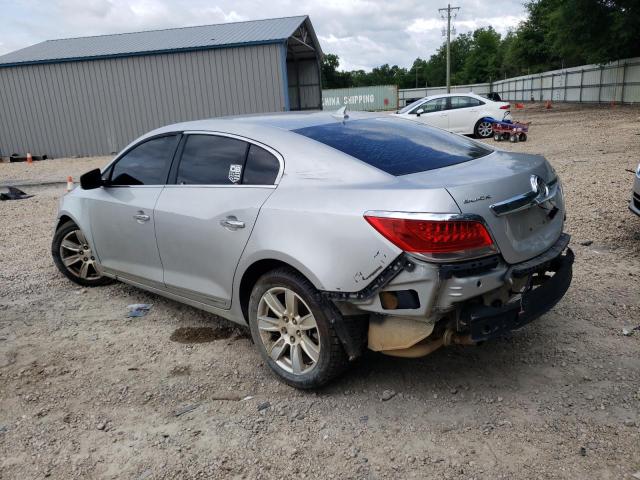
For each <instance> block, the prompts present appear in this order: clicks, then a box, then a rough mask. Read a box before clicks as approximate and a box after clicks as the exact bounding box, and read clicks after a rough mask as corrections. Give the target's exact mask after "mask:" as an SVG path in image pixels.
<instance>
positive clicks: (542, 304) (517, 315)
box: [459, 235, 574, 342]
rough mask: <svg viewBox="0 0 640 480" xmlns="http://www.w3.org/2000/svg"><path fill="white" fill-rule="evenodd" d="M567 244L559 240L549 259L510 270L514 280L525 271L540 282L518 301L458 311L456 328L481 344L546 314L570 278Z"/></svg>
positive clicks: (565, 239)
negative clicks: (549, 274) (459, 327)
mask: <svg viewBox="0 0 640 480" xmlns="http://www.w3.org/2000/svg"><path fill="white" fill-rule="evenodd" d="M568 241H569V238H568V235H567V236H564V235H563V237H561V239H560V240H559V241H558V243H557V244H556V245H555V246H554V247H552V248H551V249H550V251H553V252H554V253H555V255H554V256H553V257H552V258H549V257H550V255H549V251H548V252H545V254H543V255H541V256H540V257H536V258H535V259H532V260H530V261H528V262H525V264H521V265H522V267H524V268H520V266H519V265H515V266H514V267H513V269H512V275H513V276H514V277H516V276H518V273H520V272H522V271H526V275H536V277H539V280H541V281H542V283H541V284H540V285H538V286H537V287H536V288H533V289H531V290H529V291H527V292H525V293H523V294H522V295H521V297H520V299H519V300H517V301H515V302H511V303H508V304H506V305H504V306H501V307H488V306H483V305H479V306H473V307H468V308H466V309H465V310H463V311H462V312H461V315H460V323H459V325H460V326H461V327H462V328H464V329H465V330H468V331H469V333H470V335H471V339H472V340H473V341H474V342H483V341H485V340H489V339H490V338H494V337H497V336H500V335H502V334H504V333H506V332H509V331H511V330H517V329H519V328H521V327H523V326H524V325H526V324H528V323H530V322H532V321H533V320H535V319H536V318H538V317H540V316H542V315H544V314H545V313H547V312H548V311H549V310H551V309H552V308H553V307H554V306H555V305H556V304H557V303H558V302H559V301H560V299H561V298H562V297H563V296H564V294H565V293H566V292H567V290H568V289H569V285H570V284H571V279H572V275H573V261H574V254H573V251H571V249H570V248H566V245H567V244H568ZM565 248H566V251H565V253H564V254H563V253H562V252H563V251H564V250H565ZM558 250H559V251H558ZM547 272H549V273H553V276H552V277H549V276H547ZM532 278H534V277H532Z"/></svg>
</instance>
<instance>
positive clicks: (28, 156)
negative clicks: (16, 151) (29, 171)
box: [27, 153, 33, 163]
mask: <svg viewBox="0 0 640 480" xmlns="http://www.w3.org/2000/svg"><path fill="white" fill-rule="evenodd" d="M27 163H33V157H32V156H31V154H30V153H27Z"/></svg>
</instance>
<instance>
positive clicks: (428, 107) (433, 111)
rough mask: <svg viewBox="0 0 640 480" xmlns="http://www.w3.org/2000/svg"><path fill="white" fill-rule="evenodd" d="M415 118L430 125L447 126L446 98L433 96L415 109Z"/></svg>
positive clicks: (445, 127)
mask: <svg viewBox="0 0 640 480" xmlns="http://www.w3.org/2000/svg"><path fill="white" fill-rule="evenodd" d="M415 113H416V120H417V121H419V122H421V123H424V124H426V125H431V126H432V127H438V128H443V129H445V130H446V129H448V128H449V112H448V111H447V98H446V97H442V98H434V99H433V100H429V101H427V102H425V103H423V104H422V105H420V106H419V107H418V108H417V109H415Z"/></svg>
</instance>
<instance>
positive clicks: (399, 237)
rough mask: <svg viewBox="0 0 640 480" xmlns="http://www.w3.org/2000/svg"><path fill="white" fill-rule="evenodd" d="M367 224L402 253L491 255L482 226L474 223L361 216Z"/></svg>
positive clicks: (453, 256)
mask: <svg viewBox="0 0 640 480" xmlns="http://www.w3.org/2000/svg"><path fill="white" fill-rule="evenodd" d="M364 218H365V219H366V220H367V222H369V223H370V224H371V226H372V227H373V228H375V229H376V230H377V231H378V232H380V233H381V234H382V235H383V236H384V237H385V238H386V239H387V240H389V241H390V242H392V243H393V244H394V245H396V246H397V247H399V248H401V249H402V250H404V251H405V252H409V253H417V254H421V255H425V256H427V257H429V258H432V259H442V260H446V259H456V258H469V257H477V256H482V255H486V254H490V253H495V252H496V251H497V249H496V248H495V246H494V243H493V239H492V238H491V235H489V232H488V231H487V229H486V227H485V226H484V225H483V224H482V223H481V222H479V221H475V220H423V219H408V218H396V217H386V216H385V217H380V216H374V215H365V217H364Z"/></svg>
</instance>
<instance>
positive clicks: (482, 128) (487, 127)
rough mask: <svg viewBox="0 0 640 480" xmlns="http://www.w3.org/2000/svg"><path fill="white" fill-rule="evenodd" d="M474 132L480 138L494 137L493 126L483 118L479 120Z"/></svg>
mask: <svg viewBox="0 0 640 480" xmlns="http://www.w3.org/2000/svg"><path fill="white" fill-rule="evenodd" d="M473 131H474V132H475V134H476V137H478V138H489V137H490V136H491V135H493V124H492V123H491V122H489V121H487V120H485V119H483V118H481V119H480V120H478V122H477V123H476V126H475V128H474V129H473Z"/></svg>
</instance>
